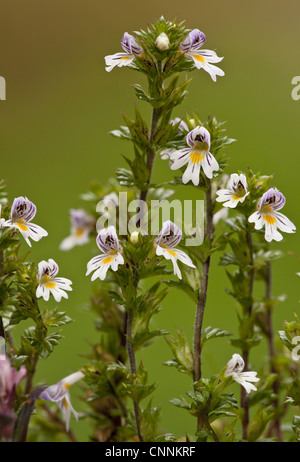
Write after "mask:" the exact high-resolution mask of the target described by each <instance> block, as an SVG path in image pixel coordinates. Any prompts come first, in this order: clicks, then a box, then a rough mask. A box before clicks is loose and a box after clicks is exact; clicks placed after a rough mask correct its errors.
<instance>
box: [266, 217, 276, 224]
mask: <svg viewBox="0 0 300 462" xmlns="http://www.w3.org/2000/svg"><path fill="white" fill-rule="evenodd" d="M263 219H264V220H265V221H266V222H267V223H268V224H269V225H274V223H276V218H275V217H273V216H272V215H263Z"/></svg>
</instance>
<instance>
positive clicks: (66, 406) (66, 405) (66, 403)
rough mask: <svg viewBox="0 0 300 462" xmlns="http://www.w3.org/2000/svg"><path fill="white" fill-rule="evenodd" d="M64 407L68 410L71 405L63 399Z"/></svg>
mask: <svg viewBox="0 0 300 462" xmlns="http://www.w3.org/2000/svg"><path fill="white" fill-rule="evenodd" d="M63 405H64V406H65V408H66V409H68V407H69V403H68V401H67V400H66V398H64V399H63Z"/></svg>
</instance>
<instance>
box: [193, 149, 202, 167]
mask: <svg viewBox="0 0 300 462" xmlns="http://www.w3.org/2000/svg"><path fill="white" fill-rule="evenodd" d="M190 159H191V161H192V163H193V164H198V163H199V162H201V161H202V160H203V159H204V154H202V153H201V152H198V151H195V152H191V154H190Z"/></svg>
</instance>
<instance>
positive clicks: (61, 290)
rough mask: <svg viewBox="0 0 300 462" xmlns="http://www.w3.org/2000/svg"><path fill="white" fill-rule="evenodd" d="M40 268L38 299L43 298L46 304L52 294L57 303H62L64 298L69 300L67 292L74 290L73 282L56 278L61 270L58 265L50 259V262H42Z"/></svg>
mask: <svg viewBox="0 0 300 462" xmlns="http://www.w3.org/2000/svg"><path fill="white" fill-rule="evenodd" d="M38 268H39V269H38V275H37V279H38V286H37V289H36V296H37V298H40V297H43V299H44V300H45V301H46V302H47V301H48V300H49V298H50V294H52V295H53V297H54V298H55V300H56V301H57V302H60V301H61V299H62V298H68V294H67V293H66V292H65V291H66V290H72V287H71V284H72V281H70V279H66V278H57V277H56V275H57V273H58V270H59V267H58V265H57V263H55V261H54V260H52V258H50V259H49V260H48V261H45V260H43V261H41V262H40V263H39V267H38Z"/></svg>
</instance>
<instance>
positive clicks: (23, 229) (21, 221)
mask: <svg viewBox="0 0 300 462" xmlns="http://www.w3.org/2000/svg"><path fill="white" fill-rule="evenodd" d="M24 223H25V221H24V220H23V218H19V220H18V221H17V222H16V225H17V226H19V228H20V229H21V230H22V231H28V227H27V226H26V225H25V224H24Z"/></svg>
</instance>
